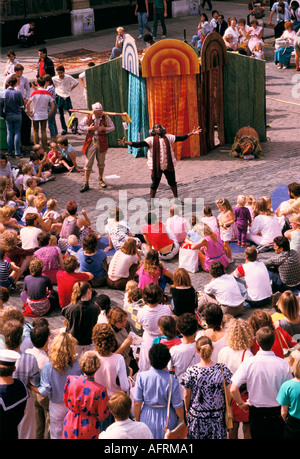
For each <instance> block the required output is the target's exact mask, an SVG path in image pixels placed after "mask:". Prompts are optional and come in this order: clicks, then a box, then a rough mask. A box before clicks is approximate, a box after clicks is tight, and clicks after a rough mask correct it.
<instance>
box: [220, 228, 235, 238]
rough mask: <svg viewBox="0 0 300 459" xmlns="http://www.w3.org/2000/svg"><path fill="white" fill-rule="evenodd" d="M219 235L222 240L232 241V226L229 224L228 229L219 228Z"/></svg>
mask: <svg viewBox="0 0 300 459" xmlns="http://www.w3.org/2000/svg"><path fill="white" fill-rule="evenodd" d="M220 237H221V239H222V241H223V242H227V241H232V237H233V226H232V225H231V226H230V227H229V228H228V229H225V228H220Z"/></svg>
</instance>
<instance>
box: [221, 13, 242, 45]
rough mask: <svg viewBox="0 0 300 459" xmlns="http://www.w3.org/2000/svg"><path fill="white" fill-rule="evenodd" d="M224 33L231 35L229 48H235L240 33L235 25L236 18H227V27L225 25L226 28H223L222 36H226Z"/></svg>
mask: <svg viewBox="0 0 300 459" xmlns="http://www.w3.org/2000/svg"><path fill="white" fill-rule="evenodd" d="M226 35H232V37H233V41H232V44H231V48H232V49H233V50H237V48H238V42H239V36H240V33H239V29H238V27H237V20H236V18H234V17H232V18H230V19H229V27H227V29H226V30H225V32H224V35H223V37H226Z"/></svg>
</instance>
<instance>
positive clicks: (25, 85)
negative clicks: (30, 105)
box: [5, 63, 30, 105]
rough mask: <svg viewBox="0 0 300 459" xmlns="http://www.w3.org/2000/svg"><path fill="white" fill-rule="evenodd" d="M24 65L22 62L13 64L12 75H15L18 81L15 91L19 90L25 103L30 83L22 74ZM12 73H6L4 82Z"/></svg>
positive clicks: (28, 95)
mask: <svg viewBox="0 0 300 459" xmlns="http://www.w3.org/2000/svg"><path fill="white" fill-rule="evenodd" d="M23 72H24V67H23V65H22V64H19V63H16V65H15V66H14V71H13V75H14V76H16V77H17V79H18V81H17V84H16V86H15V89H16V91H19V92H20V93H21V95H22V97H23V100H24V103H25V105H26V104H27V101H28V99H29V97H30V85H29V81H28V79H27V78H26V77H25V76H24V75H23ZM11 76H12V75H8V76H7V77H6V80H5V84H6V83H7V82H8V80H9V78H10V77H11Z"/></svg>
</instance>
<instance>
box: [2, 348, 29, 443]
mask: <svg viewBox="0 0 300 459" xmlns="http://www.w3.org/2000/svg"><path fill="white" fill-rule="evenodd" d="M19 359H20V354H19V353H18V352H16V351H11V350H9V349H1V350H0V419H1V422H0V440H17V439H18V425H19V423H20V422H21V420H22V418H23V416H24V412H25V407H26V400H27V398H28V391H27V388H26V385H25V384H24V383H23V381H21V380H20V379H16V378H14V376H13V373H14V371H15V369H16V362H17V361H18V360H19Z"/></svg>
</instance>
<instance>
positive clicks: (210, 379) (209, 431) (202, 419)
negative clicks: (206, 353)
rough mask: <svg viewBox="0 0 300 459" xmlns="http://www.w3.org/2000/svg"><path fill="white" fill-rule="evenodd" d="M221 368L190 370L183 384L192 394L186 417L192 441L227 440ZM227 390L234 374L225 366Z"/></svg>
mask: <svg viewBox="0 0 300 459" xmlns="http://www.w3.org/2000/svg"><path fill="white" fill-rule="evenodd" d="M220 365H221V364H218V363H217V364H215V365H213V366H212V367H206V368H203V367H199V366H198V365H194V366H191V367H189V368H188V369H187V370H186V372H185V373H184V375H183V377H182V380H181V384H182V385H183V386H184V387H185V388H187V389H190V390H191V401H190V409H189V412H188V415H187V427H188V431H189V433H188V436H187V438H189V439H198V440H199V439H211V440H216V439H226V438H227V430H226V425H225V407H226V404H225V394H224V383H223V376H222V371H221V368H220ZM222 368H223V372H224V377H225V384H226V386H227V385H229V384H230V382H231V376H232V373H231V371H230V370H229V369H228V368H227V367H226V365H224V364H222Z"/></svg>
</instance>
